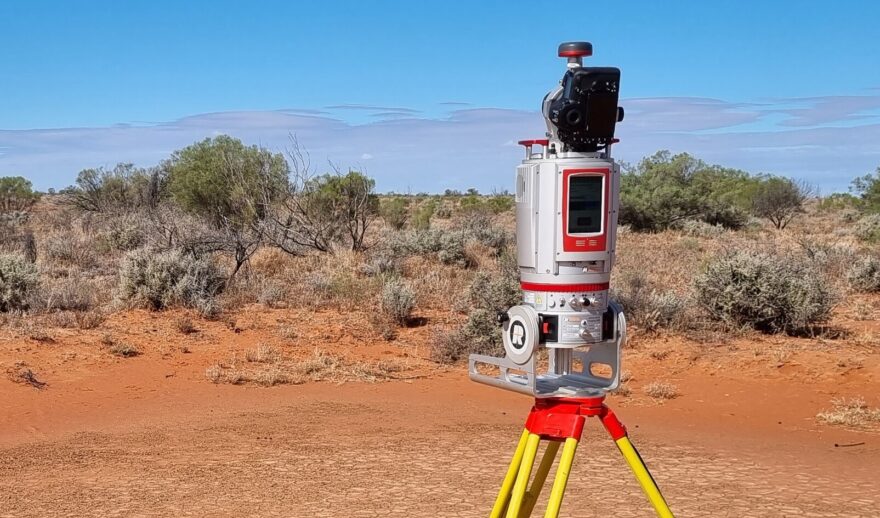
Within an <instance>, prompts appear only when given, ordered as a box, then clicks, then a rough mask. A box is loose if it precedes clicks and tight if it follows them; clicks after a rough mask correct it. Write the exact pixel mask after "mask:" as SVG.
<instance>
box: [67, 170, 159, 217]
mask: <svg viewBox="0 0 880 518" xmlns="http://www.w3.org/2000/svg"><path fill="white" fill-rule="evenodd" d="M63 192H64V194H65V195H66V198H65V199H66V201H67V202H68V203H69V204H71V205H73V206H74V207H76V208H77V209H79V210H81V211H84V212H100V213H118V212H129V211H131V210H133V209H143V208H154V207H156V206H157V205H158V204H159V202H160V201H161V200H162V198H163V197H164V194H165V176H164V174H163V173H162V172H161V171H160V170H158V169H141V168H137V167H135V166H134V165H133V164H117V165H116V167H114V168H113V169H110V170H107V169H104V168H103V167H99V168H97V169H84V170H82V171H80V172H79V174H78V175H77V177H76V185H75V186H73V187H68V188H67V189H65V190H64V191H63Z"/></svg>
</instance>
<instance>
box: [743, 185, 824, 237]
mask: <svg viewBox="0 0 880 518" xmlns="http://www.w3.org/2000/svg"><path fill="white" fill-rule="evenodd" d="M812 192H813V190H812V189H811V188H810V187H809V186H808V185H807V184H805V183H803V182H796V181H794V180H792V179H790V178H783V177H778V176H771V177H768V178H764V179H762V180H761V181H760V182H759V184H758V186H757V188H756V189H755V193H754V195H753V197H752V212H753V213H754V214H755V215H756V216H758V217H761V218H766V219H768V220H769V221H770V222H771V223H773V226H775V227H776V228H778V229H784V228H785V227H786V226H788V224H789V223H791V221H792V220H793V219H794V218H795V216H797V215H798V214H801V213H803V212H804V203H805V202H806V201H807V199H808V198H809V197H810V195H811V194H812Z"/></svg>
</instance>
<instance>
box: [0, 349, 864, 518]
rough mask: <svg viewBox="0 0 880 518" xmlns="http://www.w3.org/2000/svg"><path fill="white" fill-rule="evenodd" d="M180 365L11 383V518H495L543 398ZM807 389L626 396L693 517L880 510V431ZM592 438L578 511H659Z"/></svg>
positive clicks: (6, 471)
mask: <svg viewBox="0 0 880 518" xmlns="http://www.w3.org/2000/svg"><path fill="white" fill-rule="evenodd" d="M129 365H132V364H126V365H124V366H122V367H120V369H122V370H120V371H118V372H109V373H107V376H109V377H117V376H122V375H125V374H126V373H125V372H124V369H129V368H132V367H129ZM162 372H163V371H161V369H157V370H156V371H155V372H152V373H151V374H150V373H147V374H146V375H145V376H146V377H147V378H149V377H150V376H152V377H154V378H155V379H156V380H159V379H163V378H164V380H163V381H161V382H158V386H154V387H152V388H150V389H144V387H140V386H138V385H127V386H124V385H122V384H117V386H116V387H117V388H115V389H108V388H107V385H102V386H103V387H104V388H103V389H102V392H101V394H100V397H96V395H95V394H94V393H93V389H94V388H95V387H92V386H90V385H89V383H85V382H83V383H81V384H80V386H78V390H73V391H67V392H65V393H64V394H63V395H62V394H56V395H53V394H52V393H51V392H50V391H36V390H31V389H28V388H25V387H18V386H11V385H9V384H6V385H3V386H2V389H3V397H4V398H6V397H7V396H8V395H10V394H11V393H12V392H11V391H16V393H19V394H24V392H20V391H24V390H30V392H27V397H26V399H27V400H28V402H27V403H26V404H24V405H20V406H16V407H14V408H7V409H6V410H5V412H4V415H3V416H2V421H0V423H2V424H0V445H2V448H3V449H2V456H3V459H4V461H3V463H2V465H0V516H2V517H7V516H9V517H12V516H15V517H19V516H21V517H24V516H297V517H299V516H302V517H306V516H485V515H486V514H487V512H488V509H489V507H490V506H491V502H492V500H493V498H494V494H495V491H496V489H497V485H498V483H499V482H500V478H501V477H502V475H503V473H504V470H505V468H506V464H507V462H508V458H509V456H510V454H511V453H512V450H513V448H514V445H515V444H514V443H515V441H516V439H517V437H518V434H519V432H520V429H521V428H520V427H521V422H522V420H523V418H524V416H525V414H526V412H527V411H528V406H529V401H528V399H527V398H525V397H523V396H518V395H515V394H510V395H508V394H505V393H501V392H500V391H498V390H496V389H491V388H484V387H481V386H477V385H474V384H472V383H469V382H468V381H467V380H466V379H464V376H462V375H461V374H458V373H452V374H447V375H442V376H439V377H437V378H434V379H427V380H417V381H414V382H410V383H407V382H390V383H380V384H374V385H369V384H360V383H349V384H345V385H341V386H337V385H332V384H326V383H316V384H309V385H304V386H285V387H275V388H271V389H259V388H248V387H234V386H214V385H211V384H208V383H205V382H204V381H200V380H190V379H179V378H177V377H168V378H165V377H164V376H165V375H163V374H162ZM105 381H106V380H105ZM718 381H719V382H720V383H718V384H717V391H718V392H719V394H721V393H724V392H725V391H728V392H727V393H728V394H729V393H730V392H729V391H730V390H731V389H732V388H735V385H733V384H726V382H725V381H724V380H718ZM90 383H98V381H96V380H92V381H91V382H90ZM777 388H778V387H777ZM57 392H60V391H57ZM790 395H791V394H788V395H787V394H786V391H785V390H781V389H780V390H776V388H774V387H773V386H770V387H768V388H767V390H766V392H764V393H758V394H754V396H755V400H754V401H755V405H754V408H748V407H746V406H744V405H743V402H742V400H741V399H739V403H736V404H734V403H730V405H733V406H730V407H724V406H723V405H722V406H712V407H704V406H701V405H700V404H694V401H693V398H690V399H691V401H690V403H689V404H688V403H687V402H686V401H687V400H685V399H682V400H681V401H679V400H674V401H671V402H667V403H665V404H664V405H658V404H649V403H638V402H636V403H634V402H633V401H631V400H630V401H627V402H617V404H615V402H614V401H612V405H615V408H616V409H617V410H618V414H619V415H620V416H621V418H622V419H623V420H624V421H625V422H626V423H627V425H628V426H629V429H630V432H631V436H632V437H633V440H634V442H635V443H636V445H637V446H638V447H639V448H640V450H641V452H642V454H643V456H644V457H645V458H646V460H647V461H648V463H649V465H650V467H651V468H652V470H653V472H654V476H655V478H656V479H657V481H658V483H659V484H660V486H661V487H662V489H663V490H664V493H665V495H666V497H667V498H668V500H669V502H670V505H671V507H672V509H673V510H674V511H675V512H676V514H677V516H680V517H683V516H737V517H739V516H773V517H779V516H849V517H852V516H866V517H868V516H880V486H878V484H877V482H876V471H875V470H876V468H875V467H876V465H877V461H878V460H880V440H878V439H877V435H876V434H870V433H859V432H848V431H841V430H837V429H827V428H823V429H818V428H817V427H816V425H815V424H814V423H813V422H812V421H810V420H806V419H804V418H801V419H798V418H797V415H798V412H800V410H793V409H786V408H784V406H785V405H784V404H782V405H780V406H778V407H777V408H779V412H778V413H775V412H774V411H773V410H772V409H773V407H774V404H777V403H784V400H785V398H786V397H788V396H790ZM708 396H710V397H711V396H712V395H711V394H708ZM733 396H736V394H733ZM719 397H723V396H719ZM86 400H90V401H92V402H93V404H90V405H85V404H84V403H83V402H84V401H86ZM734 408H738V409H739V410H740V411H747V414H746V415H743V412H740V413H739V415H737V414H738V412H737V411H735V410H732V409H734ZM752 410H754V411H752ZM709 416H712V418H708V417H709ZM777 418H778V419H780V420H781V422H780V421H777V420H776V419H777ZM585 437H586V438H587V439H586V441H585V442H584V446H583V447H582V448H581V449H580V450H579V452H578V457H577V460H576V463H575V467H574V471H573V474H572V481H571V483H570V485H569V489H568V491H567V496H566V500H565V502H564V505H563V516H606V515H609V514H612V513H613V514H614V515H616V516H623V517H630V516H633V517H635V516H646V517H647V516H652V515H653V514H652V512H651V511H650V509H649V508H648V507H647V505H646V502H645V500H644V498H643V497H642V495H641V493H640V490H639V489H638V487H637V485H636V484H635V482H634V480H633V479H632V477H631V476H630V474H629V473H628V472H627V469H626V467H625V465H624V464H623V462H622V461H621V460H620V459H619V458H618V457H617V455H618V454H617V452H616V449H615V448H614V446H613V444H612V443H611V441H610V440H609V439H607V438H606V437H605V436H604V432H602V431H601V429H600V428H598V426H597V425H596V424H595V423H593V424H592V425H591V426H590V427H589V429H588V432H587V433H586V434H585ZM858 442H864V443H865V444H864V445H861V446H853V447H835V446H834V444H835V443H838V444H845V443H847V444H848V443H858ZM539 505H540V504H539Z"/></svg>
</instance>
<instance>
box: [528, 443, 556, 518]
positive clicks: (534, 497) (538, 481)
mask: <svg viewBox="0 0 880 518" xmlns="http://www.w3.org/2000/svg"><path fill="white" fill-rule="evenodd" d="M558 451H559V441H550V442H548V443H547V449H546V450H544V456H543V457H542V458H541V463H540V464H538V471H536V472H535V477H534V479H532V486H531V487H530V488H529V490H528V491H527V492H526V497H525V500H524V501H523V506H522V510H521V511H520V513H519V516H520V518H527V517H529V516H531V515H532V510H533V509H534V508H535V504H536V503H537V502H538V497H540V496H541V489H543V487H544V482H545V481H546V480H547V475H548V474H549V473H550V468H552V467H553V461H555V460H556V452H558Z"/></svg>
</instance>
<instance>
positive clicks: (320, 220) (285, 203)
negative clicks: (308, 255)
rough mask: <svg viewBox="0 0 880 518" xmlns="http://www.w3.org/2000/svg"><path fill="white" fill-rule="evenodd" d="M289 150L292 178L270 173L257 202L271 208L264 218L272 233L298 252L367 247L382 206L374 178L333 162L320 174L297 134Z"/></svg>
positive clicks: (272, 237)
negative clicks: (328, 171) (283, 179)
mask: <svg viewBox="0 0 880 518" xmlns="http://www.w3.org/2000/svg"><path fill="white" fill-rule="evenodd" d="M287 156H288V160H287V161H288V164H289V166H290V172H291V175H290V178H289V181H288V182H286V183H285V184H283V185H279V184H278V183H277V182H272V181H270V180H271V179H269V178H266V179H265V181H262V182H260V185H259V190H260V196H259V201H258V203H259V204H261V205H262V206H264V207H269V208H271V210H269V211H268V212H267V214H266V219H265V222H264V229H265V231H266V236H267V238H268V239H269V240H270V241H271V242H272V243H273V244H275V245H276V246H278V247H279V248H281V249H282V250H284V251H285V252H288V253H290V254H293V255H300V254H302V253H303V251H305V250H316V251H319V252H331V251H333V250H334V249H335V248H337V247H345V248H348V249H349V250H354V251H362V250H365V249H366V248H368V245H367V243H366V241H365V239H366V236H367V231H368V230H369V228H370V227H371V225H372V224H373V222H374V221H375V220H376V217H377V215H378V208H379V203H378V198H377V196H376V195H375V194H374V192H373V189H374V187H375V181H374V180H372V179H371V178H369V177H367V176H366V175H364V174H362V173H360V172H357V171H352V170H349V171H348V172H347V173H343V172H342V171H341V170H340V169H339V168H338V167H337V166H335V165H334V164H330V165H331V168H332V170H333V172H332V173H331V174H325V175H317V174H316V173H315V170H314V168H313V167H312V164H311V158H310V157H309V155H308V153H307V152H306V151H304V150H303V149H302V148H301V147H300V146H299V143H298V142H297V140H296V138H295V137H293V136H291V139H290V147H289V148H288V150H287Z"/></svg>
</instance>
